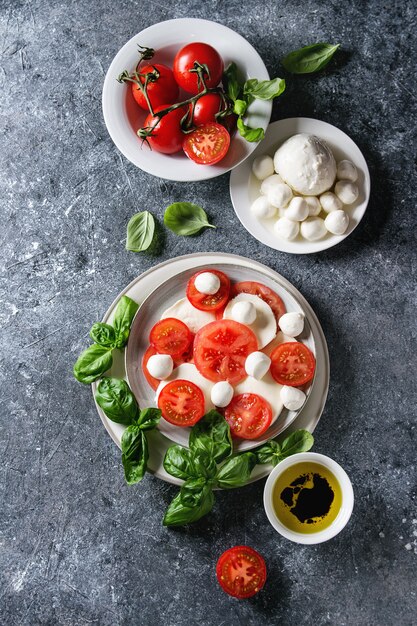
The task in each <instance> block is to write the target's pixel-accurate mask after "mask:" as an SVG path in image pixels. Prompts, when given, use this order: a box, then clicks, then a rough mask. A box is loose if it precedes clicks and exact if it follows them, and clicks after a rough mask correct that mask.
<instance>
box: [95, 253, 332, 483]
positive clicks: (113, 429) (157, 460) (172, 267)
mask: <svg viewBox="0 0 417 626" xmlns="http://www.w3.org/2000/svg"><path fill="white" fill-rule="evenodd" d="M213 264H225V265H227V264H229V265H230V266H234V267H236V265H239V266H240V267H242V268H245V267H246V268H248V269H250V270H257V271H258V272H261V273H263V274H264V275H265V277H269V279H270V280H272V281H274V282H275V283H278V284H280V285H281V286H282V287H283V289H285V290H286V291H287V292H288V293H289V294H290V295H291V296H292V297H293V298H294V299H295V300H296V301H297V303H298V304H299V306H300V307H301V308H302V310H303V311H304V313H305V315H306V319H307V321H308V324H309V327H310V329H311V333H312V335H313V338H314V345H315V350H316V361H317V368H316V376H315V379H314V385H313V388H312V391H311V393H310V395H309V397H308V400H307V402H306V404H305V405H304V407H303V409H302V410H301V412H300V413H299V415H298V416H297V418H296V419H295V420H294V421H293V422H292V424H291V425H290V426H289V427H288V428H287V429H286V431H285V432H288V433H289V432H292V431H293V430H296V429H298V428H306V429H307V430H309V431H310V432H313V430H314V428H315V427H316V425H317V423H318V421H319V419H320V416H321V414H322V411H323V408H324V405H325V402H326V397H327V392H328V388H329V375H330V366H329V354H328V351H327V344H326V340H325V337H324V334H323V331H322V329H321V327H320V324H319V321H318V319H317V317H316V315H315V314H314V312H313V310H312V308H311V307H310V305H309V304H308V302H307V301H306V300H305V299H304V298H303V296H302V295H301V294H300V293H299V291H297V289H295V287H294V286H293V285H291V283H290V282H288V281H287V280H286V279H285V278H283V277H282V276H281V275H280V274H278V273H277V272H274V271H273V270H271V269H269V268H268V267H266V266H265V265H262V264H261V263H257V262H256V261H252V260H251V259H247V258H245V257H241V256H237V255H233V254H223V253H205V254H204V253H197V254H189V255H185V256H182V257H177V258H175V259H170V260H168V261H165V262H164V263H161V264H159V265H156V266H155V267H153V268H151V269H149V270H148V271H146V272H144V273H143V274H141V275H140V276H138V277H137V278H135V279H134V280H133V281H132V282H131V283H130V284H129V285H128V286H127V287H126V288H125V289H124V290H123V291H122V292H121V293H119V295H118V296H117V298H116V299H115V300H114V302H113V303H112V304H111V306H110V307H109V309H108V311H107V312H106V314H105V315H104V317H103V320H102V321H103V322H110V323H111V321H112V318H113V315H114V310H115V307H116V305H117V303H118V301H119V299H120V298H121V296H123V295H128V296H129V297H130V298H132V299H133V300H135V301H136V302H138V303H139V304H141V303H142V302H143V301H144V300H145V299H146V298H147V297H148V296H149V294H151V293H152V292H153V291H154V289H155V288H156V287H157V286H158V285H160V284H161V283H162V282H164V281H166V280H167V279H169V278H170V277H172V276H175V275H177V274H179V273H181V272H185V271H187V270H194V269H196V268H199V267H205V266H207V265H213ZM108 374H109V375H110V376H116V377H119V378H126V370H125V363H124V354H122V353H121V352H119V351H115V353H114V361H113V366H112V368H111V370H110V371H109V373H108ZM96 389H97V383H93V385H92V391H93V395H94V394H95V391H96ZM96 407H97V411H98V413H99V415H100V418H101V420H102V422H103V424H104V426H105V428H106V430H107V432H108V433H109V435H110V436H111V438H112V439H113V441H114V442H115V443H116V444H117V445H118V446H119V447H120V439H121V435H122V433H123V430H124V428H123V426H121V425H120V424H116V423H115V422H112V421H111V420H109V419H108V418H107V417H106V416H105V414H104V413H103V411H102V410H101V408H100V407H99V406H98V405H97V404H96ZM147 435H148V438H149V448H150V458H149V462H148V469H149V471H150V472H152V473H153V474H155V475H156V476H157V477H158V478H161V479H162V480H165V481H167V482H170V483H173V484H176V485H180V484H182V481H181V480H179V479H177V478H174V477H173V476H171V475H170V474H168V473H167V472H166V471H165V470H164V468H163V459H164V456H165V453H166V451H167V449H168V447H169V446H170V445H172V441H171V440H170V439H168V438H167V437H165V436H164V435H163V434H162V433H161V432H160V431H158V430H154V431H150V432H149V433H147ZM271 469H272V466H270V465H257V466H256V467H255V469H254V471H253V472H252V476H251V478H250V480H249V481H248V483H251V482H254V481H256V480H259V479H260V478H263V477H265V476H267V475H268V474H269V472H270V471H271Z"/></svg>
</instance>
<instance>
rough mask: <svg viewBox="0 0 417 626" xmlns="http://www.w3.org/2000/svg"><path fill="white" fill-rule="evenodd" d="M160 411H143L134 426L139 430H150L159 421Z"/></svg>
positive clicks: (153, 409)
mask: <svg viewBox="0 0 417 626" xmlns="http://www.w3.org/2000/svg"><path fill="white" fill-rule="evenodd" d="M161 415H162V414H161V409H156V408H153V407H150V408H149V409H143V410H142V411H141V412H140V415H139V417H138V419H137V421H136V424H137V425H138V426H139V428H140V429H141V430H152V429H153V428H155V426H156V425H157V424H158V422H159V420H160V419H161Z"/></svg>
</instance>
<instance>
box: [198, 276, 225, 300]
mask: <svg viewBox="0 0 417 626" xmlns="http://www.w3.org/2000/svg"><path fill="white" fill-rule="evenodd" d="M194 287H195V288H196V289H197V291H199V292H200V293H204V294H207V295H212V294H214V293H217V292H218V291H219V289H220V278H219V277H218V276H217V274H213V273H212V272H203V273H202V274H198V276H196V278H195V280H194Z"/></svg>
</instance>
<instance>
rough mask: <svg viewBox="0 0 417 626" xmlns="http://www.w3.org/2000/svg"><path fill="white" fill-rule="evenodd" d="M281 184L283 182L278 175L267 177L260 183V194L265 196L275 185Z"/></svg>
mask: <svg viewBox="0 0 417 626" xmlns="http://www.w3.org/2000/svg"><path fill="white" fill-rule="evenodd" d="M283 182H284V181H283V180H282V178H281V176H278V174H272V176H268V178H265V180H263V181H262V185H261V194H263V195H264V196H267V195H268V193H269V191H270V190H271V189H273V188H274V187H276V186H277V185H282V183H283Z"/></svg>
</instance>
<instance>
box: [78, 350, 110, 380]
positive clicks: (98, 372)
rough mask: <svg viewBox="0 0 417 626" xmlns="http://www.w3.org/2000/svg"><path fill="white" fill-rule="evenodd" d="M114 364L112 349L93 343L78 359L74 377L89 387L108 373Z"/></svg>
mask: <svg viewBox="0 0 417 626" xmlns="http://www.w3.org/2000/svg"><path fill="white" fill-rule="evenodd" d="M112 363H113V357H112V353H111V349H110V348H105V347H104V346H99V345H98V344H96V343H93V345H92V346H89V347H88V348H87V350H84V352H82V353H81V354H80V356H79V357H78V359H77V362H76V363H75V365H74V369H73V372H74V376H75V378H76V379H77V380H78V381H79V382H80V383H84V384H85V385H88V384H90V383H93V382H94V381H95V380H97V379H98V378H100V377H101V376H102V375H103V374H104V373H105V372H107V370H108V369H110V368H111V366H112Z"/></svg>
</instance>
